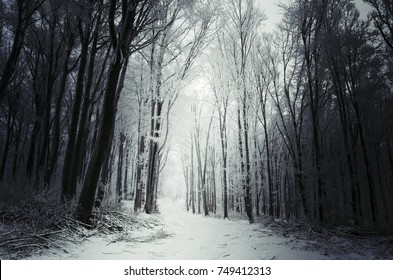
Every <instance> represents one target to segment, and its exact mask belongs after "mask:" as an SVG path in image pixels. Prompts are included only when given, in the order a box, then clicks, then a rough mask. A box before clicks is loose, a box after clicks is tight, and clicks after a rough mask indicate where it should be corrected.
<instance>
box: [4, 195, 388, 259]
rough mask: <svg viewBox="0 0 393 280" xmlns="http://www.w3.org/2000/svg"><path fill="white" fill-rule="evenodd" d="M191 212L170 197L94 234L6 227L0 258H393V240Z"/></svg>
mask: <svg viewBox="0 0 393 280" xmlns="http://www.w3.org/2000/svg"><path fill="white" fill-rule="evenodd" d="M184 208H185V206H184V203H182V202H179V201H172V200H169V199H164V200H160V201H159V209H160V213H159V214H154V215H147V214H145V213H138V214H133V213H132V212H133V211H132V203H131V202H130V201H124V202H122V207H121V209H118V210H117V211H110V212H107V213H96V215H97V216H98V215H101V218H100V219H99V220H98V224H97V225H96V227H95V228H94V229H90V230H88V229H86V228H84V227H82V226H75V224H73V223H71V222H72V221H71V222H70V223H68V227H62V228H60V229H58V230H51V231H41V232H39V233H34V234H33V235H32V234H30V235H28V234H25V235H23V234H22V236H20V233H19V235H18V236H16V231H15V229H12V226H11V225H7V224H4V223H3V224H2V223H0V259H89V260H92V259H115V260H116V259H118V260H120V259H127V260H130V259H149V260H164V259H169V260H171V259H172V260H173V259H179V260H183V259H184V260H187V259H265V260H266V259H267V260H270V259H307V260H308V259H393V236H388V235H383V234H379V233H375V232H367V231H362V230H355V229H353V228H336V229H331V230H327V229H322V228H316V227H313V228H312V227H310V226H306V225H290V224H287V223H284V222H267V220H266V221H264V220H263V219H261V220H259V221H258V222H256V223H254V224H251V225H250V224H249V223H248V222H247V221H246V220H242V219H234V218H233V219H231V220H223V219H218V218H215V217H204V216H203V215H193V214H192V213H189V212H187V211H186V210H185V209H184ZM131 213H132V214H131ZM10 245H12V246H10Z"/></svg>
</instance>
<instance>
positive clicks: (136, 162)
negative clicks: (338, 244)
mask: <svg viewBox="0 0 393 280" xmlns="http://www.w3.org/2000/svg"><path fill="white" fill-rule="evenodd" d="M359 2H362V4H363V5H367V7H368V14H366V15H361V14H360V12H359V10H358V8H357V6H358V4H359ZM264 5H265V1H262V0H228V1H219V0H121V1H120V0H98V1H92V0H70V1H60V0H1V1H0V217H1V221H0V224H1V225H2V226H1V227H0V228H5V229H4V230H2V231H1V232H2V234H1V236H2V237H1V239H3V241H4V242H0V243H1V245H7V246H9V245H12V244H14V241H13V240H19V239H16V237H15V236H14V235H12V236H11V233H10V232H11V231H7V229H8V228H9V227H10V226H19V227H21V225H22V224H23V227H27V228H24V229H23V230H25V231H29V230H31V231H33V232H35V233H34V234H35V235H37V233H36V231H37V230H38V229H40V230H48V229H51V230H52V231H53V230H54V229H56V231H55V232H57V229H58V228H62V225H65V224H66V225H67V226H68V227H79V226H83V227H86V228H88V229H90V230H92V229H94V228H96V226H97V224H100V221H101V220H100V219H102V217H103V216H100V215H103V213H104V212H105V211H112V210H111V209H116V207H117V206H119V205H124V204H127V205H128V206H127V211H128V212H129V213H127V214H128V215H136V214H137V213H140V214H141V215H146V216H143V217H146V219H149V218H148V217H149V215H157V214H159V213H160V211H161V209H160V202H159V201H160V198H161V197H165V194H170V195H171V196H172V197H173V199H175V198H176V199H180V200H181V201H182V204H183V206H184V208H185V209H186V211H188V212H189V213H191V214H192V216H195V217H199V216H213V217H216V218H217V219H229V220H231V219H236V218H238V217H241V218H243V219H246V220H247V221H248V222H249V224H253V223H259V221H260V219H262V218H263V219H267V220H269V221H271V222H274V221H277V222H285V223H288V224H294V225H299V224H303V225H306V226H309V227H315V228H318V229H322V228H335V227H342V226H345V227H351V228H354V229H357V230H359V231H360V230H362V231H367V232H368V231H378V232H384V233H392V232H393V204H392V201H393V75H392V74H393V2H392V1H390V0H364V1H360V0H359V1H353V0H288V1H281V2H277V9H278V10H279V13H280V16H281V19H280V21H279V23H278V24H277V25H276V26H275V27H274V28H273V29H272V30H266V23H267V22H268V21H269V18H271V17H275V15H274V14H273V15H271V14H267V13H266V12H265V8H264ZM177 172H180V173H181V176H177V177H176V178H174V177H171V176H174V174H175V173H177ZM168 182H169V183H168ZM108 209H110V210H108ZM107 213H112V215H117V216H116V217H117V219H121V218H124V216H123V214H121V215H120V213H118V212H116V211H112V212H107ZM113 213H118V214H113ZM193 214H195V215H193ZM198 214H200V215H198ZM192 216H191V217H192ZM100 217H101V218H100ZM154 217H155V216H154ZM198 219H199V218H198ZM101 222H102V221H101ZM69 223H73V224H74V225H71V226H70V224H69ZM243 226H244V225H243ZM119 227H120V226H118V225H117V226H116V225H115V224H114V223H113V224H112V223H111V225H110V226H109V225H108V227H107V230H109V231H111V230H114V228H115V229H116V230H120V229H119ZM12 232H14V230H12ZM39 236H41V235H39ZM41 237H42V238H41V239H48V236H47V235H45V236H44V235H43V236H41ZM7 238H8V239H7ZM0 241H1V240H0ZM41 241H43V240H41ZM25 245H26V244H19V245H18V246H19V247H21V246H25ZM26 246H27V245H26ZM15 247H17V246H16V245H15Z"/></svg>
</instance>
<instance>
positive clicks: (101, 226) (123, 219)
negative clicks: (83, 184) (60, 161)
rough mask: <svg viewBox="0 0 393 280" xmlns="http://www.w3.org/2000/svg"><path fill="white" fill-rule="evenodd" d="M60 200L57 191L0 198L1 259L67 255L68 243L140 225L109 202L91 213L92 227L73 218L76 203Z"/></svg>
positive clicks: (122, 231)
mask: <svg viewBox="0 0 393 280" xmlns="http://www.w3.org/2000/svg"><path fill="white" fill-rule="evenodd" d="M17 195H19V197H17ZM5 197H6V198H7V199H5ZM59 197H60V195H59V191H58V190H56V189H51V190H45V191H43V192H41V193H39V194H37V195H32V194H31V193H29V195H26V193H24V194H21V193H20V192H18V191H15V192H14V195H7V196H2V198H1V200H0V259H21V258H28V257H31V256H34V255H36V254H43V253H44V252H45V250H47V249H50V248H56V249H58V250H61V251H63V252H65V253H68V251H67V248H66V247H67V246H66V244H67V242H72V243H77V244H78V243H80V242H82V241H84V240H86V239H87V238H89V237H91V236H94V235H110V234H119V233H122V234H123V235H126V234H127V233H129V232H131V231H132V230H133V229H135V228H138V227H140V226H141V225H140V224H139V225H138V223H137V220H136V219H135V218H134V217H133V216H132V215H131V213H129V214H124V213H122V212H121V209H120V206H119V204H108V203H107V204H105V205H103V206H102V207H101V208H100V209H95V210H94V211H93V215H92V219H91V222H92V223H91V224H89V225H86V224H83V223H81V222H79V221H77V220H76V219H75V217H74V211H75V208H76V201H75V200H74V201H71V202H68V203H60V199H59ZM142 226H143V225H142Z"/></svg>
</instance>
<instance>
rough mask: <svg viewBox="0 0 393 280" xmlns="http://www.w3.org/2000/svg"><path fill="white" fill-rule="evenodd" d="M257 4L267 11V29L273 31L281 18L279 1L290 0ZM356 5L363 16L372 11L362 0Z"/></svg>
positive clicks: (282, 0)
mask: <svg viewBox="0 0 393 280" xmlns="http://www.w3.org/2000/svg"><path fill="white" fill-rule="evenodd" d="M255 2H256V4H257V5H258V6H259V7H260V8H261V9H262V10H263V11H264V12H265V15H266V16H267V20H266V21H265V30H266V31H269V32H270V31H273V29H274V27H275V26H276V24H277V23H279V22H280V20H281V14H280V9H279V8H278V7H277V5H278V4H279V3H289V2H290V0H255ZM354 2H355V4H356V7H357V8H358V9H359V11H360V15H361V16H362V17H366V16H367V13H368V12H369V11H370V8H369V5H368V4H365V3H364V2H363V1H362V0H355V1H354Z"/></svg>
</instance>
